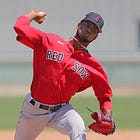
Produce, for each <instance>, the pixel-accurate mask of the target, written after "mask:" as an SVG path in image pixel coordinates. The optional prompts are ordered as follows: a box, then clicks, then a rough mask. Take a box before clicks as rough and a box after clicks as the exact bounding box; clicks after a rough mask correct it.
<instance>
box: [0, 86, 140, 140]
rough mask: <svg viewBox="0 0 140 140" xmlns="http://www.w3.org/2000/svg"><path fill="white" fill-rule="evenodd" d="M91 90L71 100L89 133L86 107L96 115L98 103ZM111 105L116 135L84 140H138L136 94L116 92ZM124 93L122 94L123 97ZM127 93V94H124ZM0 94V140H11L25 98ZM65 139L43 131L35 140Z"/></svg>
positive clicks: (139, 116)
mask: <svg viewBox="0 0 140 140" xmlns="http://www.w3.org/2000/svg"><path fill="white" fill-rule="evenodd" d="M90 90H91V89H88V90H86V91H84V93H80V94H79V95H78V96H76V97H74V98H72V100H71V103H72V104H73V106H74V107H75V108H76V110H77V111H78V112H79V113H80V114H81V116H82V117H83V119H84V121H85V125H86V128H87V131H88V124H90V123H91V122H92V119H91V118H90V112H89V111H88V110H87V109H86V108H87V107H89V108H90V109H92V110H95V111H98V110H99V109H98V103H97V101H96V99H95V97H94V96H93V95H92V94H91V95H90V94H89V92H90ZM115 92H116V93H115V95H114V97H113V99H112V101H113V118H114V120H115V122H116V127H117V129H116V133H115V134H114V135H111V136H102V135H99V134H96V133H94V132H92V131H88V132H87V139H88V140H92V139H96V140H102V139H103V140H112V139H113V140H119V139H120V140H132V139H133V138H135V140H139V137H140V124H139V122H140V112H139V106H140V102H139V101H140V95H139V92H138V91H137V90H136V91H135V90H132V89H129V88H128V89H123V90H122V91H120V90H118V89H117V88H116V89H115ZM124 92H125V93H124ZM126 92H127V93H126ZM7 95H8V94H4V95H3V94H1V96H0V110H1V111H0V118H1V119H0V139H4V140H13V139H14V132H15V128H16V123H17V119H18V114H19V112H20V108H21V106H22V102H23V100H24V96H25V95H19V94H12V95H11V96H9V95H8V96H7ZM56 138H57V139H58V140H59V139H61V140H62V139H65V140H69V138H68V136H65V135H62V134H61V133H58V132H56V131H54V130H51V129H49V128H46V129H45V130H44V131H43V132H42V133H41V134H40V135H39V137H38V138H37V140H45V139H56Z"/></svg>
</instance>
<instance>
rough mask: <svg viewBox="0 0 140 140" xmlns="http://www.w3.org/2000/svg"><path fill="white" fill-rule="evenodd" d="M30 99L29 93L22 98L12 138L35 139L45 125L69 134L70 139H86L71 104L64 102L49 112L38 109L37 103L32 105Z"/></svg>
mask: <svg viewBox="0 0 140 140" xmlns="http://www.w3.org/2000/svg"><path fill="white" fill-rule="evenodd" d="M31 99H32V97H31V94H28V95H27V96H26V98H25V100H24V103H23V106H22V111H21V113H20V116H19V120H18V124H17V128H16V133H15V137H14V140H35V138H36V137H37V136H38V135H39V134H40V133H41V132H42V131H43V130H44V129H45V128H46V127H51V128H53V129H55V130H57V131H59V132H61V133H63V134H66V135H69V137H70V140H86V130H85V125H84V122H83V119H82V118H81V117H80V115H79V114H78V113H77V112H76V111H75V109H74V108H73V107H72V105H71V104H65V105H64V106H62V107H61V108H60V109H59V110H57V111H56V112H50V111H47V110H44V109H39V108H38V105H36V106H33V105H32V104H31V103H30V100H31ZM46 139H47V138H46ZM56 139H57V138H56Z"/></svg>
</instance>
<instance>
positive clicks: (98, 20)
mask: <svg viewBox="0 0 140 140" xmlns="http://www.w3.org/2000/svg"><path fill="white" fill-rule="evenodd" d="M81 21H91V22H92V23H94V24H95V25H96V26H97V28H98V29H99V32H100V33H101V32H102V27H103V25H104V20H103V18H102V17H101V16H100V15H99V14H97V13H94V12H90V13H88V14H86V15H85V17H84V18H83V19H82V20H81Z"/></svg>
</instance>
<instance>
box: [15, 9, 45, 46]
mask: <svg viewBox="0 0 140 140" xmlns="http://www.w3.org/2000/svg"><path fill="white" fill-rule="evenodd" d="M45 16H46V13H43V12H41V13H40V12H37V11H34V10H32V11H30V12H29V13H27V14H25V15H23V16H20V17H18V18H17V21H16V23H15V25H14V30H15V32H16V33H17V40H18V41H19V42H21V43H23V44H25V45H27V46H29V47H31V48H34V47H35V46H37V44H38V43H39V42H40V40H41V38H42V37H43V36H44V35H45V34H44V33H43V32H42V31H40V30H38V29H36V28H34V27H32V26H30V23H31V22H32V21H33V20H34V21H36V22H37V23H39V24H40V23H42V22H43V21H44V19H45Z"/></svg>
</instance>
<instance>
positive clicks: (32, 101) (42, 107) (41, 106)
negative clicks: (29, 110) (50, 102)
mask: <svg viewBox="0 0 140 140" xmlns="http://www.w3.org/2000/svg"><path fill="white" fill-rule="evenodd" d="M30 103H31V104H32V105H33V106H35V104H36V101H35V100H34V99H31V100H30ZM65 104H68V103H64V104H60V105H56V106H47V105H43V104H39V106H38V107H39V108H40V109H44V110H48V111H51V112H55V111H57V110H58V109H60V108H61V107H62V106H64V105H65Z"/></svg>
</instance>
